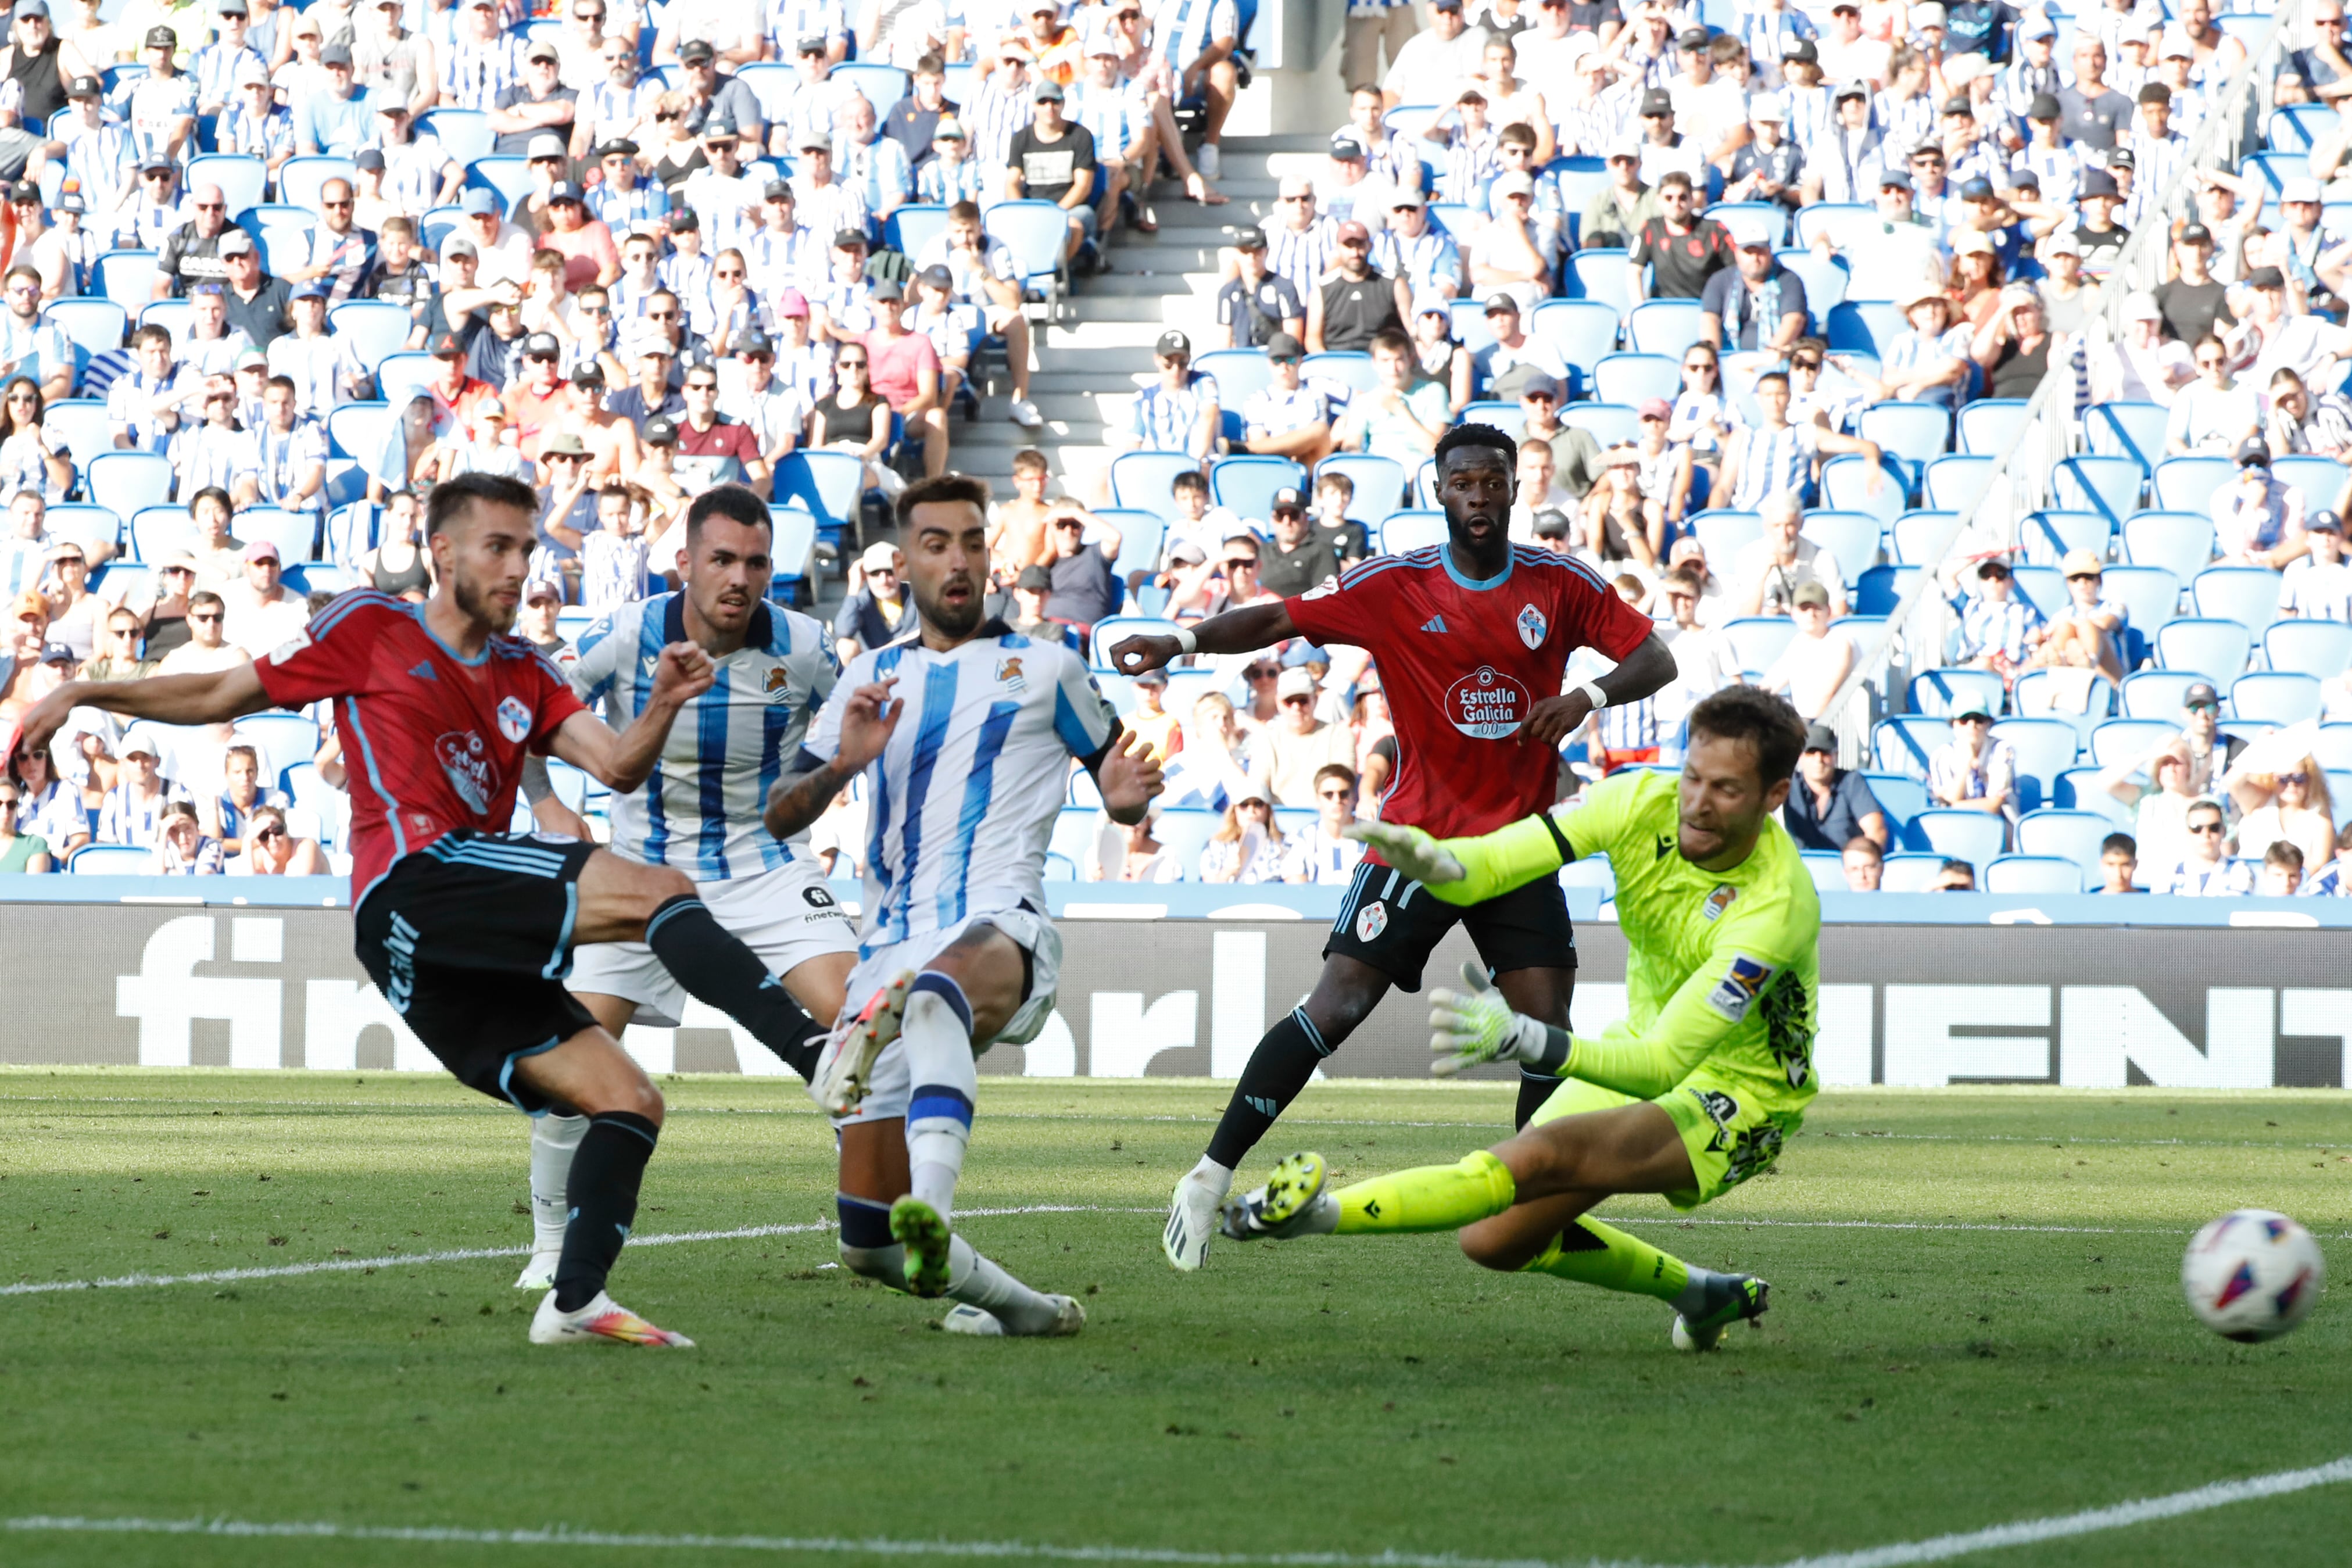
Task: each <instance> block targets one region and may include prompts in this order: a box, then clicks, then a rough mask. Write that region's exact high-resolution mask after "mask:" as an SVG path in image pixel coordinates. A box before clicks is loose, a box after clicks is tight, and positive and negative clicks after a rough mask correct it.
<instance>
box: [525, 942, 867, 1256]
mask: <svg viewBox="0 0 2352 1568" xmlns="http://www.w3.org/2000/svg"><path fill="white" fill-rule="evenodd" d="M856 963H857V959H856V954H854V953H848V952H825V953H819V954H818V955H817V956H816V957H814V958H811V959H806V960H803V962H801V963H796V964H794V965H793V967H792V968H791V969H790V970H788V971H786V972H785V973H784V989H785V990H786V991H787V992H789V993H791V994H792V997H793V1001H795V1002H797V1003H799V1004H800V1005H801V1006H802V1007H803V1009H804V1010H806V1012H807V1013H808V1016H809V1019H810V1024H809V1032H808V1034H807V1036H806V1037H804V1038H803V1040H802V1042H801V1043H800V1044H799V1045H798V1046H796V1047H794V1049H793V1053H792V1054H791V1055H788V1056H785V1057H784V1058H783V1062H784V1065H785V1066H787V1067H789V1068H792V1069H793V1071H794V1072H796V1073H798V1074H800V1076H801V1077H802V1079H809V1078H810V1077H812V1076H814V1073H815V1071H816V1058H817V1057H818V1056H819V1055H820V1054H821V1053H822V1052H823V1051H824V1037H825V1031H827V1030H828V1029H830V1028H831V1027H832V1026H833V1020H834V1019H835V1018H836V1017H838V1016H840V1015H841V996H842V991H843V989H844V987H845V985H846V984H848V981H849V972H850V970H851V969H852V968H854V967H856ZM572 994H573V995H574V996H576V997H578V998H579V1000H580V1004H581V1005H582V1006H583V1007H585V1008H587V1009H588V1012H589V1015H590V1016H592V1017H593V1018H594V1019H595V1020H596V1022H597V1023H598V1024H599V1025H600V1026H602V1027H603V1028H604V1032H605V1033H606V1034H608V1035H610V1036H612V1037H613V1038H614V1039H615V1040H617V1039H619V1038H620V1037H622V1035H623V1034H624V1033H625V1031H626V1030H627V1029H628V1026H629V1025H630V1024H631V1023H632V1022H634V1021H635V1018H636V1016H637V1005H636V1003H635V1002H634V1001H632V1000H630V999H629V998H628V997H626V996H611V995H607V994H604V993H603V992H601V991H575V992H573V993H572ZM587 1131H588V1119H587V1118H586V1117H585V1116H567V1115H565V1114H563V1113H562V1112H560V1111H550V1112H549V1113H548V1114H547V1115H545V1116H534V1117H532V1118H531V1121H530V1218H531V1249H530V1262H528V1263H526V1264H524V1265H523V1269H522V1272H521V1274H520V1275H519V1276H517V1277H516V1279H515V1289H518V1290H544V1289H547V1288H548V1287H549V1286H551V1285H552V1284H554V1283H555V1266H556V1260H557V1258H559V1257H561V1256H562V1251H563V1228H564V1225H565V1222H566V1219H567V1217H568V1216H569V1215H570V1214H571V1205H570V1203H569V1202H568V1201H567V1197H566V1194H567V1193H568V1191H569V1189H570V1186H571V1181H572V1154H573V1152H574V1151H576V1150H577V1149H578V1148H579V1147H580V1140H581V1139H582V1138H583V1137H584V1136H585V1135H586V1133H587Z"/></svg>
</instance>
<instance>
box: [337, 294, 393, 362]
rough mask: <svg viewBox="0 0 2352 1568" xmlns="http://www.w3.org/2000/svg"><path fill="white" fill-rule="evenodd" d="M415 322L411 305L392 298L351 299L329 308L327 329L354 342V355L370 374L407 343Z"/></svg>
mask: <svg viewBox="0 0 2352 1568" xmlns="http://www.w3.org/2000/svg"><path fill="white" fill-rule="evenodd" d="M414 326H415V320H414V318H412V317H411V316H410V315H409V313H408V307H407V306H405V305H398V304H394V302H393V301H391V300H349V301H347V302H345V303H343V304H341V305H338V306H336V307H335V308H334V309H333V310H330V311H329V312H327V331H329V332H330V333H331V334H332V335H333V336H335V337H337V338H339V339H341V340H343V341H344V342H348V343H349V344H350V345H351V349H352V356H353V357H354V358H356V359H357V360H358V361H359V362H360V365H361V367H362V369H364V370H366V371H367V373H368V374H371V375H373V374H375V369H376V366H378V365H380V364H382V363H383V362H384V361H385V360H386V359H388V358H390V357H391V356H392V355H394V354H396V353H399V352H400V351H401V349H402V348H403V347H404V345H405V344H406V343H407V342H408V333H409V331H410V329H411V328H412V327H414Z"/></svg>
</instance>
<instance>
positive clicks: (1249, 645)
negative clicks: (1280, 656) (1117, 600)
mask: <svg viewBox="0 0 2352 1568" xmlns="http://www.w3.org/2000/svg"><path fill="white" fill-rule="evenodd" d="M1297 635H1298V628H1297V626H1293V625H1292V624H1291V621H1290V610H1289V607H1288V606H1287V605H1284V604H1282V603H1281V602H1279V601H1276V603H1274V604H1271V605H1250V606H1249V607H1248V608H1246V609H1240V610H1227V611H1226V612H1225V613H1224V614H1223V615H1222V616H1210V617H1209V618H1208V619H1207V620H1205V621H1202V623H1201V624H1200V625H1198V626H1194V627H1192V639H1193V641H1192V651H1193V652H1195V653H1255V652H1256V651H1257V650H1258V649H1260V648H1262V647H1273V646H1274V645H1275V644H1276V643H1278V642H1287V641H1288V640H1289V639H1290V638H1292V637H1297ZM1184 653H1185V648H1184V645H1183V644H1182V643H1181V642H1179V641H1177V640H1176V639H1175V638H1174V637H1122V638H1121V639H1120V640H1119V641H1118V643H1117V644H1116V645H1115V646H1114V647H1112V648H1111V650H1110V662H1111V668H1113V669H1116V670H1118V672H1119V673H1120V674H1121V675H1140V674H1142V673H1143V672H1144V671H1145V670H1147V669H1159V668H1163V667H1164V666H1166V665H1168V664H1169V663H1171V662H1172V661H1173V660H1176V659H1179V658H1183V657H1184Z"/></svg>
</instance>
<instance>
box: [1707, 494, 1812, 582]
mask: <svg viewBox="0 0 2352 1568" xmlns="http://www.w3.org/2000/svg"><path fill="white" fill-rule="evenodd" d="M1685 528H1686V529H1687V530H1688V531H1690V532H1691V533H1692V534H1694V535H1695V536H1696V538H1697V540H1698V543H1699V548H1700V549H1701V550H1704V551H1706V561H1707V566H1708V569H1709V570H1710V571H1712V572H1715V573H1716V574H1718V575H1721V576H1725V577H1728V576H1729V574H1730V572H1731V563H1732V562H1733V560H1734V559H1736V558H1737V557H1738V554H1739V552H1740V551H1741V550H1743V549H1745V548H1746V547H1747V546H1748V545H1750V544H1753V543H1755V542H1757V541H1758V540H1759V539H1761V538H1763V537H1764V520H1763V519H1762V518H1760V517H1759V516H1758V515H1757V514H1756V513H1754V512H1752V511H1732V510H1719V511H1698V512H1693V513H1692V514H1691V515H1690V516H1689V517H1688V518H1687V519H1685ZM1800 531H1801V530H1800ZM1840 564H1841V565H1843V563H1840Z"/></svg>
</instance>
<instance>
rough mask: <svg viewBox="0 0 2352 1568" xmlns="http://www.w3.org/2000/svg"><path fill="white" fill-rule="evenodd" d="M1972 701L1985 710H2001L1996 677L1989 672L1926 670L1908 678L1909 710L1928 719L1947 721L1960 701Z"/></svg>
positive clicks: (2000, 695)
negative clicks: (1909, 684)
mask: <svg viewBox="0 0 2352 1568" xmlns="http://www.w3.org/2000/svg"><path fill="white" fill-rule="evenodd" d="M1968 698H1976V699H1979V700H1981V701H1982V702H1983V703H1984V705H1985V711H1986V712H1987V713H1989V714H1991V715H1994V716H1996V717H1998V716H1999V715H2000V710H2001V700H2002V687H2001V679H2000V675H1999V674H1998V673H1997V672H1995V671H1993V670H1990V669H1930V670H1927V671H1925V672H1923V673H1921V674H1918V675H1915V676H1913V677H1912V678H1911V710H1912V711H1913V712H1914V713H1923V714H1926V715H1927V717H1929V718H1931V719H1948V718H1950V717H1951V716H1952V715H1953V714H1954V713H1956V712H1958V710H1959V705H1960V703H1961V701H1962V700H1964V699H1968Z"/></svg>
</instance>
